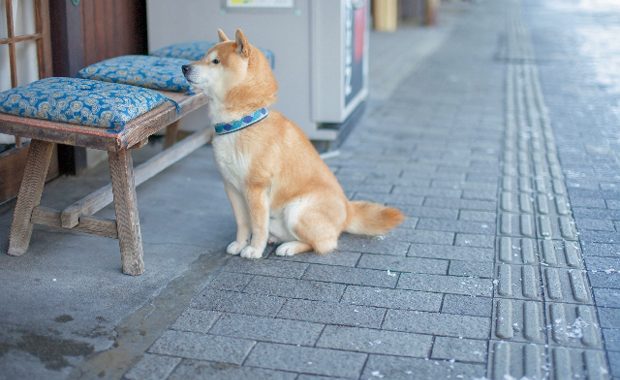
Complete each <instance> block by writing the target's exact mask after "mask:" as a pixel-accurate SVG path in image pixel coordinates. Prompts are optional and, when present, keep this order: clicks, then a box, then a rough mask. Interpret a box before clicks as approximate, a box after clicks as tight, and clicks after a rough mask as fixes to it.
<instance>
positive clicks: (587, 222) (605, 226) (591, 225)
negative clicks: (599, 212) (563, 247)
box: [577, 218, 615, 231]
mask: <svg viewBox="0 0 620 380" xmlns="http://www.w3.org/2000/svg"><path fill="white" fill-rule="evenodd" d="M577 228H578V229H579V230H580V231H581V230H600V231H615V227H614V224H613V223H612V222H611V221H610V220H601V219H590V218H580V219H578V220H577Z"/></svg>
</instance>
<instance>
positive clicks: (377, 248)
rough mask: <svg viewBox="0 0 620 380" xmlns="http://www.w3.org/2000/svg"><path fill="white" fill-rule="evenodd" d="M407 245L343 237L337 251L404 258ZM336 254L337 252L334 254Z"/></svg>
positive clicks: (396, 241) (400, 242) (395, 241)
mask: <svg viewBox="0 0 620 380" xmlns="http://www.w3.org/2000/svg"><path fill="white" fill-rule="evenodd" d="M408 249H409V243H407V242H404V241H398V240H391V239H378V238H364V237H360V236H354V235H343V236H341V237H340V241H339V242H338V250H339V251H353V252H366V253H377V254H382V255H396V256H405V255H406V254H407V250H408ZM336 254H337V252H336Z"/></svg>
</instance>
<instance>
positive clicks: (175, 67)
mask: <svg viewBox="0 0 620 380" xmlns="http://www.w3.org/2000/svg"><path fill="white" fill-rule="evenodd" d="M188 63H190V61H189V60H187V59H180V58H167V57H153V56H149V55H124V56H121V57H116V58H111V59H106V60H105V61H101V62H97V63H94V64H92V65H90V66H87V67H85V68H83V69H82V70H80V71H79V72H78V76H79V77H80V78H86V79H94V80H101V81H105V82H113V83H124V84H131V85H134V86H140V87H146V88H153V89H155V90H164V91H175V92H190V84H189V83H188V82H187V80H185V77H184V76H183V71H182V70H181V66H183V65H185V64H188Z"/></svg>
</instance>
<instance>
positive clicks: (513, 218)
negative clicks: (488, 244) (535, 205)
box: [499, 212, 551, 238]
mask: <svg viewBox="0 0 620 380" xmlns="http://www.w3.org/2000/svg"><path fill="white" fill-rule="evenodd" d="M499 232H500V234H501V235H504V236H515V237H528V238H535V237H536V236H537V235H536V224H535V222H534V216H532V215H529V214H516V213H508V212H502V213H501V214H500V215H499ZM544 236H545V237H551V232H549V233H548V234H547V235H544Z"/></svg>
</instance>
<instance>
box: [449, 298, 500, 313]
mask: <svg viewBox="0 0 620 380" xmlns="http://www.w3.org/2000/svg"><path fill="white" fill-rule="evenodd" d="M492 308H493V303H492V299H491V298H486V297H476V296H470V295H459V294H446V295H445V296H444V301H443V305H442V307H441V312H442V313H444V314H458V315H472V316H478V317H486V316H489V315H491V310H492Z"/></svg>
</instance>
